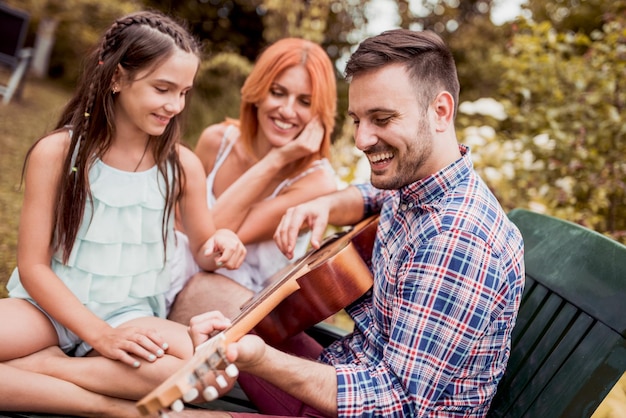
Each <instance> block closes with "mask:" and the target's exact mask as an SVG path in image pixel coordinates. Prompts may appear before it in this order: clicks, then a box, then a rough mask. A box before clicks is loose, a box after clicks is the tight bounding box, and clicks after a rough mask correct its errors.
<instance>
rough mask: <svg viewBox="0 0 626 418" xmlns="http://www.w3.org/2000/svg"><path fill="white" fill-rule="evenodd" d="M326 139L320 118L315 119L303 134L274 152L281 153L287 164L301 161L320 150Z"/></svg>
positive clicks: (307, 125)
mask: <svg viewBox="0 0 626 418" xmlns="http://www.w3.org/2000/svg"><path fill="white" fill-rule="evenodd" d="M323 139H324V126H323V125H322V123H321V122H320V120H319V118H317V117H315V118H313V119H311V120H310V121H309V123H307V124H306V126H305V127H304V129H303V130H302V132H300V134H299V135H298V136H297V137H295V138H294V139H293V140H292V141H290V142H288V143H286V144H285V145H283V146H282V147H280V148H274V149H273V150H272V151H274V152H277V153H280V155H281V157H282V158H283V159H284V161H285V164H288V163H290V162H292V161H296V160H299V159H300V158H304V157H306V156H309V155H311V154H313V153H316V152H318V151H319V150H320V145H321V143H322V140H323Z"/></svg>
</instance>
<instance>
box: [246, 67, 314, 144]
mask: <svg viewBox="0 0 626 418" xmlns="http://www.w3.org/2000/svg"><path fill="white" fill-rule="evenodd" d="M257 117H258V120H259V130H258V136H259V138H258V139H259V140H265V141H267V142H268V143H269V144H270V145H271V146H274V147H281V146H283V145H285V144H286V143H288V142H289V141H291V140H293V139H294V138H295V137H296V136H297V135H298V134H299V133H300V132H301V131H302V129H304V126H305V125H306V124H307V123H308V122H309V121H310V120H311V119H312V118H313V115H312V113H311V77H310V76H309V73H308V72H307V70H306V68H304V67H303V66H301V65H298V66H295V67H289V68H287V69H285V70H284V71H283V72H281V73H280V74H279V75H278V77H276V79H275V80H274V82H273V83H272V84H271V85H270V90H269V92H268V94H267V96H266V97H265V98H264V99H262V100H261V101H260V102H259V103H258V104H257Z"/></svg>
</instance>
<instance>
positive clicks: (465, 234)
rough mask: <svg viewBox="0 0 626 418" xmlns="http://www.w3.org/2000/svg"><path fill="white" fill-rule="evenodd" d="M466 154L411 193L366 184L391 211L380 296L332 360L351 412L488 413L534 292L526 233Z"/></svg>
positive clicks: (341, 399)
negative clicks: (520, 316)
mask: <svg viewBox="0 0 626 418" xmlns="http://www.w3.org/2000/svg"><path fill="white" fill-rule="evenodd" d="M460 149H461V152H462V154H463V157H462V158H461V159H459V160H458V161H456V162H455V163H453V164H451V165H450V166H448V167H446V168H445V169H443V170H441V171H440V172H438V173H436V174H435V175H432V176H429V177H427V178H425V179H422V180H419V181H417V182H415V183H413V184H410V185H408V186H405V187H403V188H402V189H400V190H384V191H383V190H376V189H374V188H373V187H372V186H371V185H359V186H357V187H359V189H360V191H361V192H362V195H363V198H364V202H365V211H366V213H368V214H372V213H376V212H379V211H380V215H381V216H380V224H379V226H378V233H377V237H376V241H375V243H374V253H373V259H372V266H373V273H374V286H373V288H372V293H371V294H368V295H366V296H364V297H363V298H361V299H360V300H359V301H357V302H356V303H354V304H353V305H352V306H350V307H348V308H347V311H348V313H349V314H350V316H351V317H352V318H353V320H354V321H355V330H354V332H353V334H351V335H349V336H348V337H346V338H344V339H342V340H340V341H337V342H335V343H334V344H333V345H331V346H330V347H329V348H328V349H326V350H325V351H324V352H323V353H322V357H321V359H322V361H325V362H327V363H330V364H333V365H334V366H335V369H336V371H337V383H338V395H337V402H338V406H339V410H338V412H339V416H340V417H356V416H358V417H366V416H368V417H369V416H380V417H392V416H394V417H429V418H433V417H447V418H450V417H483V416H485V415H486V413H487V410H488V408H489V404H490V402H491V399H492V398H493V396H494V394H495V392H496V387H497V385H498V382H499V381H500V378H501V377H502V374H503V373H504V369H505V367H506V363H507V360H508V357H509V352H510V340H511V330H512V329H513V325H514V324H515V319H516V315H517V310H518V307H519V304H520V299H521V295H522V291H523V286H524V265H523V243H522V237H521V235H520V233H519V231H518V230H517V228H516V227H515V226H514V225H513V224H512V223H511V222H510V221H509V220H508V219H507V217H506V214H505V213H504V211H503V210H502V208H501V207H500V205H499V204H498V202H497V200H496V198H495V197H494V196H493V195H492V193H491V192H490V191H489V189H488V188H487V186H486V185H485V184H484V183H483V181H482V180H481V179H480V178H479V177H478V175H477V174H476V173H475V172H474V170H473V166H472V163H471V160H470V153H469V149H468V148H467V147H465V146H463V145H461V146H460Z"/></svg>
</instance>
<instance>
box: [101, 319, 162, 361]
mask: <svg viewBox="0 0 626 418" xmlns="http://www.w3.org/2000/svg"><path fill="white" fill-rule="evenodd" d="M93 348H94V350H95V351H97V352H98V353H100V355H102V356H104V357H107V358H110V359H112V360H119V361H121V362H122V363H125V364H127V365H129V366H131V367H135V368H137V367H139V366H140V365H141V361H140V359H142V360H145V361H148V362H151V363H152V362H154V361H156V360H157V359H158V358H160V357H163V355H164V354H165V351H166V350H167V348H168V344H167V343H166V342H165V341H163V338H161V336H160V335H159V333H158V332H157V331H156V330H155V329H147V328H140V327H133V326H120V327H119V328H109V329H108V331H107V332H104V333H102V334H100V338H98V340H97V341H95V342H94V343H93Z"/></svg>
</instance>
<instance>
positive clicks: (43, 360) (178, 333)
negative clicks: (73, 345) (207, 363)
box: [9, 317, 193, 400]
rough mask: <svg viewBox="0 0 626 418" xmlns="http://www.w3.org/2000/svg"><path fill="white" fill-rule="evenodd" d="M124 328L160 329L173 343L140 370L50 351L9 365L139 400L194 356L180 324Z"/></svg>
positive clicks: (151, 322)
mask: <svg viewBox="0 0 626 418" xmlns="http://www.w3.org/2000/svg"><path fill="white" fill-rule="evenodd" d="M122 326H141V327H146V328H155V329H157V330H158V331H159V333H160V334H161V336H162V337H163V338H164V340H165V341H166V342H167V343H168V344H169V348H168V350H167V351H166V354H165V355H164V356H163V357H161V358H158V359H157V360H156V361H154V362H152V363H150V362H148V361H145V360H143V359H141V360H140V361H141V366H140V367H139V368H136V369H135V368H132V367H129V366H127V365H125V364H123V363H121V362H119V361H115V360H111V359H108V358H105V357H102V356H94V357H78V358H77V357H68V356H66V355H65V354H63V353H62V352H61V351H60V350H56V349H46V350H43V351H40V352H39V353H35V354H33V355H30V356H28V357H25V358H22V359H16V360H13V361H11V362H10V363H9V364H10V365H11V366H14V367H18V368H20V369H23V370H29V371H32V372H37V373H42V374H46V375H49V376H54V377H56V378H59V379H62V380H67V381H69V382H72V383H74V384H76V385H78V386H80V387H82V388H84V389H87V390H89V391H91V392H95V393H99V394H102V395H106V396H111V397H115V398H123V399H132V400H138V399H141V398H142V397H143V396H145V395H146V394H147V393H149V392H150V391H151V390H152V389H154V388H155V387H156V386H158V385H159V384H160V383H161V382H163V381H164V380H165V379H166V378H168V377H169V376H171V375H172V374H174V373H175V372H176V371H178V370H179V369H180V368H181V367H182V366H183V364H184V363H185V361H186V360H187V359H189V358H190V357H191V356H192V355H193V347H192V343H191V339H190V338H189V335H188V334H187V328H186V327H184V326H182V325H180V324H177V323H175V322H172V321H166V320H164V319H159V318H152V317H147V318H139V319H135V320H132V321H129V322H128V323H126V324H124V325H122Z"/></svg>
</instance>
